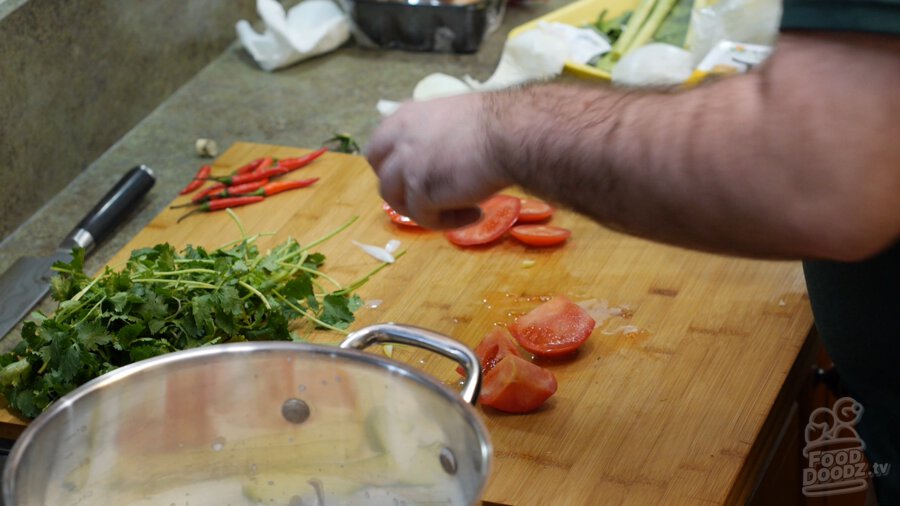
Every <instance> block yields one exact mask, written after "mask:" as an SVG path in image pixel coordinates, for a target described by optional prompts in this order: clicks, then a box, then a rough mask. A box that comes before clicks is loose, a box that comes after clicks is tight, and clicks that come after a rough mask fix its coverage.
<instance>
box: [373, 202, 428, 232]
mask: <svg viewBox="0 0 900 506" xmlns="http://www.w3.org/2000/svg"><path fill="white" fill-rule="evenodd" d="M381 209H382V210H383V211H384V212H385V214H387V215H388V217H389V218H390V219H391V221H392V222H393V223H396V224H397V225H403V226H405V227H419V228H422V227H421V225H419V224H418V223H416V222H415V221H413V219H412V218H409V217H407V216H403V215H402V214H400V213H398V212H397V211H395V210H394V208H393V207H391V206H390V204H388V203H387V202H382V203H381Z"/></svg>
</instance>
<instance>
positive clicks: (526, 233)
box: [509, 225, 572, 246]
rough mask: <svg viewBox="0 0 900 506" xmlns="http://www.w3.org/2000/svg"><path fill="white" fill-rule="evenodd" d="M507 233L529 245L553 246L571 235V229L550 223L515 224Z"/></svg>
mask: <svg viewBox="0 0 900 506" xmlns="http://www.w3.org/2000/svg"><path fill="white" fill-rule="evenodd" d="M509 233H510V234H511V235H512V236H513V237H515V238H516V239H518V240H520V241H522V242H524V243H525V244H527V245H529V246H554V245H557V244H561V243H563V242H565V241H566V239H568V238H569V237H570V236H571V235H572V231H571V230H569V229H567V228H562V227H554V226H552V225H516V226H514V227H513V228H511V229H510V230H509Z"/></svg>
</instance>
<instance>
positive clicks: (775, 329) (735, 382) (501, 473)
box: [2, 143, 812, 505]
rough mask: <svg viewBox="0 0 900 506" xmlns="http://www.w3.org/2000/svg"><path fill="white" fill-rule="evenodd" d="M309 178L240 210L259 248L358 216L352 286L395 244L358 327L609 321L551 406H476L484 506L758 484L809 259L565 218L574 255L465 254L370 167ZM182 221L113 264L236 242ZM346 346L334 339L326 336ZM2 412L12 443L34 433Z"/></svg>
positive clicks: (238, 151) (240, 152)
mask: <svg viewBox="0 0 900 506" xmlns="http://www.w3.org/2000/svg"><path fill="white" fill-rule="evenodd" d="M308 151H309V150H305V149H297V148H288V147H278V146H268V145H260V144H250V143H240V144H236V145H234V146H232V147H231V148H230V149H229V150H228V151H227V152H226V153H224V154H223V155H222V156H221V157H220V158H219V159H218V160H216V162H215V164H214V165H213V168H214V174H227V173H229V172H230V171H231V170H233V169H234V168H236V167H237V166H239V165H242V164H244V163H246V162H248V161H250V160H252V159H255V158H258V157H261V156H266V155H268V156H274V157H278V158H283V157H289V156H298V155H301V154H304V153H306V152H308ZM312 176H316V177H320V178H321V180H320V181H319V182H318V183H316V184H315V185H313V186H311V187H309V188H306V189H301V190H296V191H292V192H289V193H284V194H280V195H277V196H274V197H272V198H270V199H267V200H266V201H265V202H263V203H261V204H256V205H252V206H248V207H242V208H239V209H236V210H235V212H236V213H237V215H238V216H239V217H240V219H241V220H242V222H243V225H244V227H245V228H246V229H247V231H248V233H251V234H253V233H272V235H271V236H265V237H263V238H262V239H261V240H260V246H261V248H262V249H263V250H264V249H265V248H266V247H267V246H272V245H275V244H278V243H280V242H282V241H283V240H284V239H285V238H286V237H288V236H293V237H295V238H297V239H298V240H299V241H300V242H301V244H303V243H308V242H310V241H312V240H314V239H316V238H319V237H321V236H323V235H325V234H327V233H328V232H330V231H332V230H333V229H335V228H336V227H338V226H339V225H340V224H342V223H344V222H346V221H347V220H350V219H351V218H353V217H358V219H357V221H356V222H354V223H353V224H352V225H351V226H350V227H349V228H348V229H347V230H346V231H344V232H343V233H341V234H340V235H338V236H337V237H335V238H333V239H331V240H330V241H328V242H326V243H324V244H322V245H320V246H319V247H317V248H315V250H317V251H320V252H322V253H324V254H325V255H326V258H327V259H326V264H325V267H324V270H325V272H327V273H328V274H330V275H331V276H333V277H335V278H337V279H338V280H340V281H342V282H349V281H351V280H354V279H356V278H357V277H358V276H360V275H362V274H363V273H366V272H368V271H369V270H371V269H372V268H374V267H376V266H377V265H378V262H377V261H376V260H375V259H373V258H372V257H370V256H368V255H367V254H365V253H363V252H362V251H361V250H360V248H358V247H357V246H355V245H354V244H353V243H352V242H351V240H356V241H359V242H363V243H368V244H373V245H381V246H383V245H384V244H385V243H387V242H388V241H389V240H390V239H399V240H400V241H401V242H402V247H401V249H402V250H405V251H406V254H405V256H403V257H402V258H400V259H399V260H398V261H397V262H396V263H395V264H394V265H392V266H390V267H388V268H386V269H385V270H383V271H382V272H380V273H379V274H378V275H377V276H375V277H374V278H373V279H372V280H371V281H370V282H369V283H368V284H367V285H365V286H364V287H363V288H362V289H361V290H360V291H359V294H360V296H362V297H363V298H364V300H366V301H367V302H368V303H369V306H371V307H363V308H361V309H360V310H359V311H358V313H357V321H356V323H354V325H353V327H352V328H360V327H362V326H365V325H368V324H372V323H378V322H386V321H393V322H399V323H409V324H414V325H418V326H422V327H426V328H429V329H433V330H435V331H438V332H442V333H444V334H447V335H449V336H452V337H454V338H456V339H458V340H460V341H462V342H464V343H466V344H468V345H469V346H471V347H474V346H476V345H477V344H478V343H479V341H480V339H481V337H482V336H483V335H485V334H486V333H488V331H490V329H491V328H492V326H494V325H498V324H505V323H508V322H511V321H512V320H513V318H514V317H515V315H517V314H521V313H523V312H526V311H528V310H530V309H531V308H533V307H535V306H537V305H538V304H539V303H540V301H541V299H542V298H546V297H552V296H554V295H558V294H564V295H566V296H568V297H570V298H571V299H573V300H575V301H579V302H583V303H584V304H585V305H586V306H588V307H590V310H591V311H592V313H593V314H594V315H595V318H597V320H598V326H597V328H596V330H595V331H594V333H593V335H592V337H591V339H590V340H589V341H588V342H587V344H586V345H585V346H583V347H582V349H581V350H580V352H579V353H578V355H577V357H575V358H573V359H569V360H565V361H561V362H556V363H547V364H543V365H545V366H546V367H548V368H549V369H550V370H552V371H553V373H554V374H555V375H556V377H557V379H558V382H559V390H558V392H557V393H556V395H555V396H554V397H553V398H551V400H550V401H549V402H548V403H547V404H546V405H545V406H544V408H543V409H541V410H540V411H539V412H537V413H532V414H528V415H506V414H502V413H499V412H496V411H493V410H490V409H489V408H480V407H479V408H478V409H479V411H480V412H481V413H482V414H483V418H484V420H485V422H486V424H487V426H488V428H489V431H490V434H491V438H492V441H493V444H494V460H493V469H492V473H491V478H490V481H489V484H488V488H487V491H486V493H485V496H484V499H485V500H486V501H490V502H496V503H503V504H535V505H543V504H597V503H598V502H600V503H604V504H613V503H621V502H627V503H635V504H639V503H640V504H648V503H649V504H658V503H675V502H689V503H702V502H712V503H721V502H724V501H725V500H726V497H728V495H729V493H730V491H732V489H733V488H734V487H735V486H736V484H737V483H738V482H740V481H746V479H747V477H742V476H740V473H741V470H742V466H743V464H744V463H745V460H746V459H747V457H748V453H749V451H750V448H751V446H752V444H753V442H754V441H755V440H756V438H757V437H758V435H759V433H760V429H761V427H762V424H763V422H764V421H765V419H766V416H767V414H768V413H769V410H770V409H771V408H772V405H773V403H774V401H775V398H776V395H777V394H778V392H779V390H780V388H781V386H782V383H783V382H784V380H785V376H786V375H787V373H788V370H789V369H790V367H791V365H792V363H793V361H794V359H795V358H796V357H797V354H798V351H799V349H800V347H801V345H802V344H803V342H804V339H805V338H806V336H807V333H808V332H809V330H810V328H811V326H812V316H811V312H810V309H809V303H808V300H807V298H806V293H805V285H804V281H803V275H802V271H801V268H800V266H799V264H797V263H787V262H763V261H751V260H743V259H735V258H726V257H721V256H714V255H707V254H700V253H694V252H689V251H685V250H682V249H677V248H672V247H666V246H661V245H657V244H653V243H650V242H646V241H643V240H639V239H635V238H631V237H628V236H625V235H621V234H618V233H614V232H611V231H609V230H607V229H605V228H603V227H601V226H599V225H597V224H596V223H594V222H591V221H589V220H587V219H585V218H583V217H580V216H578V215H576V214H574V213H570V212H567V211H563V210H559V211H558V212H557V213H556V214H555V215H554V216H553V218H552V219H551V221H550V223H551V224H553V225H559V226H562V227H566V228H569V229H571V230H572V232H573V234H572V237H571V239H570V240H569V241H568V242H567V243H566V244H565V245H563V246H561V247H555V248H546V249H541V248H531V247H527V246H524V245H522V244H520V243H518V242H516V241H515V240H514V239H511V238H505V239H503V240H501V241H499V242H498V243H496V244H493V245H491V246H489V247H480V248H470V249H461V248H459V247H456V246H453V245H452V244H450V243H449V242H447V240H446V239H445V238H444V236H443V235H442V234H441V233H438V232H431V231H423V230H414V229H408V228H402V227H399V226H397V225H394V224H392V223H391V222H390V221H389V220H388V219H387V217H386V215H385V214H384V213H383V212H382V210H381V202H382V201H381V199H380V197H379V195H378V191H377V190H378V182H377V179H376V177H375V176H374V174H373V173H372V171H371V169H370V168H369V166H368V164H367V162H366V161H365V159H363V158H361V157H357V156H350V155H343V154H336V153H328V154H326V155H325V156H323V157H322V158H321V159H319V160H318V161H316V162H315V163H314V164H312V165H311V166H309V167H308V168H305V169H303V170H301V171H298V172H296V173H292V174H291V175H290V176H288V178H306V177H312ZM511 193H516V192H511ZM186 200H187V198H186V197H179V198H177V199H176V201H175V202H176V203H181V202H183V201H186ZM182 212H183V210H181V209H179V210H169V209H167V210H165V211H163V212H162V213H160V214H159V215H158V216H157V217H156V218H155V219H154V220H153V221H152V222H151V223H150V224H149V225H148V226H147V227H146V228H145V229H144V230H143V231H142V232H140V233H139V234H138V235H137V236H136V237H134V239H133V240H132V241H131V242H130V243H129V244H128V245H127V246H126V247H125V248H124V249H123V250H122V251H121V252H120V253H118V254H117V255H116V256H115V257H114V258H112V259H111V260H110V262H109V264H110V265H113V266H115V265H117V264H120V263H121V262H123V261H124V260H125V259H126V258H127V256H128V254H129V252H130V251H131V250H132V249H135V248H138V247H144V246H150V245H153V244H156V243H159V242H169V243H171V244H173V245H175V246H176V247H179V248H180V247H183V246H185V245H187V244H194V245H202V246H204V247H208V248H213V247H217V246H220V245H223V244H224V243H227V242H229V241H231V240H234V239H237V238H238V237H239V231H238V229H237V227H236V226H235V224H234V223H233V222H232V220H231V219H230V218H229V217H228V216H227V215H226V214H225V213H213V214H206V215H199V216H192V217H190V218H188V219H186V220H184V221H182V222H181V223H177V224H176V218H177V217H178V216H180V215H181V214H182ZM341 337H342V336H340V335H338V334H335V333H324V332H323V333H319V334H316V335H315V336H314V339H313V340H314V341H315V342H319V343H338V342H339V341H340V340H341ZM372 351H373V352H376V353H377V352H379V351H378V350H372ZM393 358H395V359H398V360H401V361H404V362H407V363H410V364H412V365H414V366H416V367H419V368H421V369H423V370H424V371H426V372H428V373H430V374H431V375H433V376H435V377H437V378H438V379H440V380H442V381H445V382H446V383H448V384H450V385H456V384H457V383H458V381H459V377H458V376H457V375H456V373H455V372H454V368H455V365H454V364H451V363H450V362H449V361H447V360H445V359H443V358H438V357H435V356H433V355H428V354H427V353H424V352H417V351H412V350H409V349H404V348H400V347H398V348H396V349H395V351H394V353H393ZM5 415H7V416H6V420H5V422H4V424H3V425H2V427H3V429H4V430H5V431H6V432H7V433H10V432H16V431H17V430H20V429H21V424H22V422H21V421H16V420H15V419H13V418H10V417H9V416H8V413H5Z"/></svg>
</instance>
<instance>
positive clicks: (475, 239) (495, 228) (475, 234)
mask: <svg viewBox="0 0 900 506" xmlns="http://www.w3.org/2000/svg"><path fill="white" fill-rule="evenodd" d="M478 207H480V208H481V213H482V216H481V219H480V220H478V221H476V222H475V223H473V224H471V225H466V226H465V227H461V228H457V229H453V230H450V231H448V232H446V234H445V235H446V236H447V239H448V240H449V241H450V242H452V243H453V244H456V245H457V246H475V245H478V244H487V243H489V242H492V241H495V240H497V239H499V238H500V236H502V235H503V234H504V233H505V232H506V231H507V230H509V227H511V226H512V225H513V223H515V222H516V219H517V218H518V217H519V209H520V208H521V207H522V204H521V202H520V201H519V199H518V197H512V196H509V195H494V196H493V197H491V198H489V199H487V200H485V201H484V202H482V203H481V204H479V206H478Z"/></svg>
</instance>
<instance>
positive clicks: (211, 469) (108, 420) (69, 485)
mask: <svg viewBox="0 0 900 506" xmlns="http://www.w3.org/2000/svg"><path fill="white" fill-rule="evenodd" d="M387 342H394V343H402V344H408V345H414V346H420V347H423V348H426V349H429V350H431V351H434V352H436V353H439V354H441V355H443V356H446V357H448V358H451V359H453V360H455V361H457V362H458V363H460V364H461V365H462V366H463V367H464V368H465V369H466V371H467V379H466V381H465V383H464V385H463V389H462V393H461V394H456V393H455V392H453V391H452V390H450V389H449V388H447V387H446V386H445V385H443V384H441V383H439V382H438V381H436V380H434V379H433V378H431V377H429V376H426V375H424V374H423V373H421V372H420V371H416V370H414V369H413V368H411V367H408V366H406V365H404V364H401V363H398V362H395V361H392V360H389V359H387V358H382V357H380V356H376V355H374V354H370V353H362V352H361V351H359V350H362V349H363V348H365V347H367V346H370V345H371V344H373V343H387ZM479 386H480V370H479V364H478V360H477V358H476V357H475V356H474V354H473V353H472V352H471V351H470V350H469V349H467V348H466V347H465V346H462V345H461V344H459V343H457V342H455V341H453V340H451V339H449V338H446V337H444V336H441V335H439V334H436V333H433V332H430V331H427V330H424V329H419V328H416V327H409V326H402V325H395V324H381V325H374V326H371V327H367V328H364V329H362V330H360V331H357V332H354V333H353V334H351V335H350V336H349V337H348V338H347V339H346V340H345V341H344V342H343V343H342V344H341V346H340V348H333V347H328V346H319V345H311V344H302V343H285V342H257V343H239V344H226V345H219V346H211V347H206V348H198V349H193V350H188V351H183V352H177V353H172V354H168V355H164V356H161V357H156V358H153V359H150V360H145V361H142V362H139V363H136V364H132V365H130V366H127V367H122V368H120V369H118V370H116V371H113V372H111V373H109V374H106V375H104V376H102V377H100V378H97V379H96V380H94V381H91V382H90V383H87V384H85V385H83V386H82V387H80V388H78V389H77V390H75V391H73V392H71V393H70V394H68V395H66V396H65V397H63V398H62V399H60V400H58V401H57V402H56V403H54V404H53V405H52V406H51V407H50V409H49V410H48V411H47V412H45V413H44V414H42V415H41V416H40V417H38V418H37V419H36V420H34V422H32V423H31V424H30V425H29V426H28V428H27V429H26V430H25V432H24V433H23V434H22V436H21V438H20V439H19V440H18V441H17V442H16V444H15V446H14V447H13V449H12V453H11V454H10V456H9V459H8V461H7V466H6V469H5V471H4V474H3V499H4V501H5V504H6V505H7V506H25V505H53V506H57V505H60V506H61V505H66V506H76V505H85V506H87V505H90V506H100V505H107V504H108V505H123V504H148V505H149V504H153V505H163V506H169V505H172V504H175V505H186V504H189V505H191V506H197V505H216V506H223V505H232V506H239V505H256V504H267V505H268V504H276V505H284V506H299V505H301V504H302V505H306V506H312V505H318V506H322V505H333V504H334V505H337V504H390V505H393V504H408V505H411V504H430V505H431V504H435V505H436V504H448V505H456V504H474V503H476V502H477V501H478V500H479V498H480V495H481V492H482V489H483V487H484V485H485V482H486V479H487V476H488V472H489V467H490V457H491V446H490V442H489V440H488V435H487V431H486V429H485V427H484V425H483V424H482V422H481V421H480V419H479V418H478V416H477V415H476V412H475V410H474V409H473V408H472V406H471V404H472V403H473V402H474V401H475V399H476V397H477V395H478V389H479Z"/></svg>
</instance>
